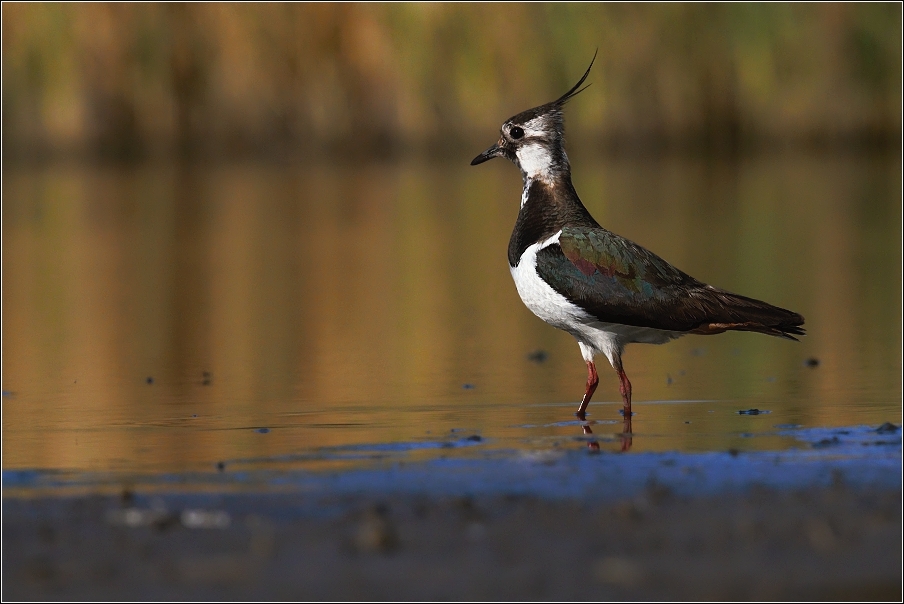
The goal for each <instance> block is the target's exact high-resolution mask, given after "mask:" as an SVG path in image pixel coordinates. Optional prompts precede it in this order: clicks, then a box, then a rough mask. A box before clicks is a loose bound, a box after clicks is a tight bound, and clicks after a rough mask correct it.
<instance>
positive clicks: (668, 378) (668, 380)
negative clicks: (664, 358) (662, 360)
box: [665, 373, 672, 386]
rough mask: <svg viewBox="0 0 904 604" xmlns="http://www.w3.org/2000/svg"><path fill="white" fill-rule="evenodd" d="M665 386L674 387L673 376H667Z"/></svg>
mask: <svg viewBox="0 0 904 604" xmlns="http://www.w3.org/2000/svg"><path fill="white" fill-rule="evenodd" d="M665 385H666V386H671V385H672V376H671V375H669V374H668V373H667V374H665Z"/></svg>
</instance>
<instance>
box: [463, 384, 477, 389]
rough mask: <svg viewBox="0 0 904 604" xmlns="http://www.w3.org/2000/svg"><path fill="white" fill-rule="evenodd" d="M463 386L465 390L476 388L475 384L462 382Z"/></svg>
mask: <svg viewBox="0 0 904 604" xmlns="http://www.w3.org/2000/svg"><path fill="white" fill-rule="evenodd" d="M461 387H462V388H464V389H465V390H474V388H476V386H475V385H474V384H462V385H461Z"/></svg>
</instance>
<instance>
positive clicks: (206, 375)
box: [201, 371, 213, 386]
mask: <svg viewBox="0 0 904 604" xmlns="http://www.w3.org/2000/svg"><path fill="white" fill-rule="evenodd" d="M212 381H213V375H211V373H210V372H209V371H205V372H203V373H201V384H202V385H204V386H210V384H211V382H212Z"/></svg>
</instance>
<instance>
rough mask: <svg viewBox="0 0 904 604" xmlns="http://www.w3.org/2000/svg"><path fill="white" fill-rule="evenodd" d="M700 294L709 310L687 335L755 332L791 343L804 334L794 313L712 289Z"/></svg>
mask: <svg viewBox="0 0 904 604" xmlns="http://www.w3.org/2000/svg"><path fill="white" fill-rule="evenodd" d="M704 291H705V292H706V293H705V295H704V296H703V297H704V298H705V299H706V302H704V304H705V306H707V307H709V308H708V310H709V311H710V312H709V313H707V314H708V315H709V316H708V317H707V321H706V322H704V323H702V324H700V325H698V326H697V327H696V328H695V329H693V330H692V331H691V333H696V334H702V335H709V334H716V333H722V332H724V331H756V332H758V333H764V334H767V335H770V336H778V337H780V338H787V339H789V340H795V341H796V340H797V338H795V337H794V336H802V335H805V334H806V331H805V330H804V328H803V327H801V326H802V325H803V324H804V318H803V317H802V316H801V315H799V314H797V313H796V312H792V311H790V310H785V309H784V308H779V307H778V306H773V305H772V304H769V303H767V302H763V301H762V300H755V299H754V298H748V297H746V296H740V295H738V294H733V293H731V292H728V291H725V290H721V289H717V288H715V287H707V288H706V289H705V290H704Z"/></svg>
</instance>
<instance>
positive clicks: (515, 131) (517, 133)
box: [509, 126, 524, 140]
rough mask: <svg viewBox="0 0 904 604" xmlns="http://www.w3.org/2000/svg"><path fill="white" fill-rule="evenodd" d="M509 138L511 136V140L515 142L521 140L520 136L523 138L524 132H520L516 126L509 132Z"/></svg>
mask: <svg viewBox="0 0 904 604" xmlns="http://www.w3.org/2000/svg"><path fill="white" fill-rule="evenodd" d="M509 136H511V137H512V138H514V139H515V140H517V139H519V138H521V137H522V136H524V130H522V129H521V128H519V127H518V126H515V127H514V128H512V129H511V130H509Z"/></svg>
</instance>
